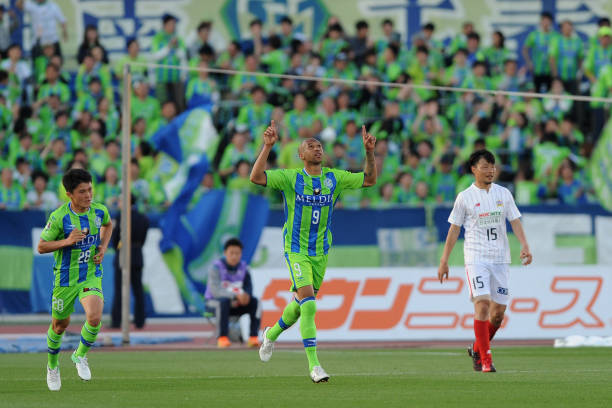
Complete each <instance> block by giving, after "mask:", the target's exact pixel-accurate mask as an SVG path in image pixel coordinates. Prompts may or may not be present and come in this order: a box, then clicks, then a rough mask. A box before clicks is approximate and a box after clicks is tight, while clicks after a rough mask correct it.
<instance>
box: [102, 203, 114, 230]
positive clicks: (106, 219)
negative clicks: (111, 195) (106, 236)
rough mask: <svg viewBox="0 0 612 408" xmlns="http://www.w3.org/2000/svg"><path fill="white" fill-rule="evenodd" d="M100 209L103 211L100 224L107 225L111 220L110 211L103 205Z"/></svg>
mask: <svg viewBox="0 0 612 408" xmlns="http://www.w3.org/2000/svg"><path fill="white" fill-rule="evenodd" d="M100 207H102V211H104V217H103V218H102V225H105V226H106V225H108V223H109V222H110V220H111V217H110V213H109V212H108V208H106V206H105V205H101V206H100Z"/></svg>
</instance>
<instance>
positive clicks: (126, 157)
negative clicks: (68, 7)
mask: <svg viewBox="0 0 612 408" xmlns="http://www.w3.org/2000/svg"><path fill="white" fill-rule="evenodd" d="M131 96H132V73H131V71H130V64H129V63H127V64H125V65H124V66H123V122H122V124H121V130H122V132H121V134H122V137H121V180H123V182H122V185H123V189H122V191H121V197H122V200H121V203H122V204H121V259H120V262H121V269H122V274H121V294H120V295H121V334H122V340H123V344H129V343H130V266H131V251H132V241H131V237H132V234H131V232H132V231H131V229H132V222H131V219H132V212H131V208H132V203H131V195H130V187H131V184H132V183H131V180H130V161H131V153H132V152H131V143H130V136H131V135H130V133H131V131H132V118H131V109H132V103H131V102H132V101H131ZM118 295H119V294H118V293H116V294H115V296H118Z"/></svg>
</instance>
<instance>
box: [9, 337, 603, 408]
mask: <svg viewBox="0 0 612 408" xmlns="http://www.w3.org/2000/svg"><path fill="white" fill-rule="evenodd" d="M320 349H321V350H320V352H319V357H320V360H321V363H322V365H323V367H325V369H326V370H327V372H328V373H329V374H330V375H331V380H330V382H329V383H322V384H313V383H312V382H311V381H310V378H309V377H308V373H307V363H306V356H305V355H304V352H303V351H302V350H277V351H275V353H274V355H273V357H272V360H271V361H270V362H269V363H266V364H264V363H261V362H260V361H259V356H258V354H257V351H256V350H249V351H247V350H227V351H196V352H194V351H178V352H163V351H160V352H123V351H121V352H101V351H98V350H94V351H93V352H92V353H90V356H89V363H90V366H91V370H92V377H93V378H92V380H91V381H90V382H83V381H81V380H80V379H79V378H78V377H77V373H76V369H75V368H74V365H73V364H72V363H71V362H70V354H69V353H68V352H62V353H61V355H60V369H61V373H62V389H61V391H59V392H50V391H48V390H47V385H46V379H45V378H46V377H45V375H46V374H45V373H46V371H45V364H46V354H4V355H0V406H2V407H37V408H38V407H52V408H59V407H82V408H90V407H105V408H111V407H129V408H136V407H147V408H150V407H241V408H251V407H266V408H272V407H291V408H296V407H309V408H323V407H333V408H340V407H385V408H386V407H440V406H447V407H466V408H468V407H469V408H472V407H479V406H486V407H494V408H498V407H540V406H541V407H551V406H554V407H610V406H612V350H610V349H603V348H602V349H592V348H589V349H586V348H581V349H553V348H544V347H527V348H523V347H505V348H497V349H495V350H494V361H495V365H496V367H497V369H498V372H497V373H491V374H488V373H487V374H485V373H475V372H473V371H472V368H471V360H470V359H469V358H468V357H467V354H466V353H465V350H464V349H363V350H362V349H359V350H337V349H329V350H326V349H325V345H323V346H322V347H320Z"/></svg>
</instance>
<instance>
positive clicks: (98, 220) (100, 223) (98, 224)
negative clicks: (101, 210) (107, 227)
mask: <svg viewBox="0 0 612 408" xmlns="http://www.w3.org/2000/svg"><path fill="white" fill-rule="evenodd" d="M95 223H96V228H98V229H99V228H100V227H101V226H102V218H100V217H96V220H95Z"/></svg>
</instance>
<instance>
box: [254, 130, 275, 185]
mask: <svg viewBox="0 0 612 408" xmlns="http://www.w3.org/2000/svg"><path fill="white" fill-rule="evenodd" d="M263 139H264V145H263V147H262V149H261V152H260V153H259V156H258V157H257V160H255V164H254V165H253V169H251V177H250V180H251V183H254V184H259V185H260V186H264V187H265V186H266V184H267V181H268V178H267V177H266V163H267V162H268V156H269V155H270V151H271V150H272V147H274V144H275V143H276V141H277V140H278V134H277V133H276V127H275V125H274V120H272V122H270V126H268V128H267V129H266V131H265V132H264V134H263Z"/></svg>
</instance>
